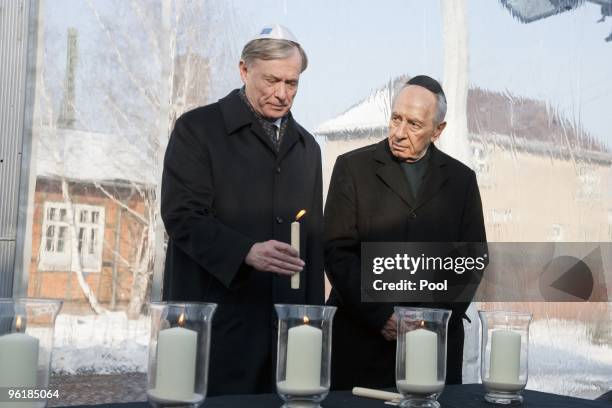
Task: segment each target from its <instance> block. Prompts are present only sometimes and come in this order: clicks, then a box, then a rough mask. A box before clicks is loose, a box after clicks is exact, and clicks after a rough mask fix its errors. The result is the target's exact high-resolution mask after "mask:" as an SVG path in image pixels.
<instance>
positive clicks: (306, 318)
mask: <svg viewBox="0 0 612 408" xmlns="http://www.w3.org/2000/svg"><path fill="white" fill-rule="evenodd" d="M309 322H310V319H309V318H308V316H304V324H308V323H309Z"/></svg>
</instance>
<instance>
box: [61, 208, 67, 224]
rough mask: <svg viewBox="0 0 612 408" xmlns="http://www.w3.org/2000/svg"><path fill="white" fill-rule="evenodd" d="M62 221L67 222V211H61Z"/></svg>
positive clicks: (63, 209)
mask: <svg viewBox="0 0 612 408" xmlns="http://www.w3.org/2000/svg"><path fill="white" fill-rule="evenodd" d="M60 221H66V209H65V208H62V209H60Z"/></svg>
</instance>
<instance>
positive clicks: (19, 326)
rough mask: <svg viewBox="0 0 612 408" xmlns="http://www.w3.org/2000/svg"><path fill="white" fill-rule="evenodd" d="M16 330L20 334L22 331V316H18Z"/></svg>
mask: <svg viewBox="0 0 612 408" xmlns="http://www.w3.org/2000/svg"><path fill="white" fill-rule="evenodd" d="M15 329H16V330H17V331H18V332H20V331H21V316H19V315H17V320H15Z"/></svg>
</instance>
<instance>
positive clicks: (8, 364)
mask: <svg viewBox="0 0 612 408" xmlns="http://www.w3.org/2000/svg"><path fill="white" fill-rule="evenodd" d="M20 326H21V318H19V317H18V318H17V330H19V328H20ZM38 353H39V342H38V339H37V338H35V337H32V336H29V335H27V334H25V333H11V334H6V335H4V336H1V337H0V387H8V388H15V387H26V388H36V386H37V381H36V379H37V374H38ZM36 405H37V403H35V402H21V403H16V402H14V401H11V402H0V408H13V407H15V406H20V407H24V408H27V407H34V406H36Z"/></svg>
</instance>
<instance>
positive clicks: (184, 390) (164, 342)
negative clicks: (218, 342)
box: [149, 314, 203, 401]
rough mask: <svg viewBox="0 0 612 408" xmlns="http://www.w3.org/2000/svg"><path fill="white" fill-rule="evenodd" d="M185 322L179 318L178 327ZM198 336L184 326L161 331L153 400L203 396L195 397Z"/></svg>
mask: <svg viewBox="0 0 612 408" xmlns="http://www.w3.org/2000/svg"><path fill="white" fill-rule="evenodd" d="M184 321H185V316H184V314H181V316H180V317H179V321H178V323H179V325H180V326H182V325H183V324H184ZM197 344H198V333H197V332H195V331H193V330H188V329H185V328H183V327H173V328H171V329H165V330H162V331H160V332H159V336H158V338H157V371H156V377H155V389H154V390H150V391H149V395H151V396H152V397H153V398H154V399H157V400H165V401H194V400H201V399H203V397H202V396H201V395H199V394H194V388H195V372H196V353H197Z"/></svg>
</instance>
